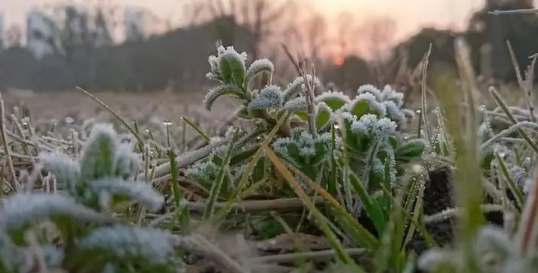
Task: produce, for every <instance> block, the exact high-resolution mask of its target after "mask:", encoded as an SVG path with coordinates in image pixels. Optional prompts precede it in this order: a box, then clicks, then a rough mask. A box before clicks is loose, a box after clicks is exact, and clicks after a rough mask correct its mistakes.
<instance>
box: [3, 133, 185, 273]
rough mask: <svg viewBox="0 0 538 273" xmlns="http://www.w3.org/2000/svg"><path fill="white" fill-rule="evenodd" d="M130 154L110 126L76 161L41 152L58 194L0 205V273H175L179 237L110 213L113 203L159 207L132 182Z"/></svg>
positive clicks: (156, 197)
mask: <svg viewBox="0 0 538 273" xmlns="http://www.w3.org/2000/svg"><path fill="white" fill-rule="evenodd" d="M131 149H132V147H131V146H130V144H128V143H123V142H122V138H121V137H120V136H119V135H118V134H117V133H116V131H115V130H114V129H113V128H112V126H110V125H107V124H96V125H95V127H94V128H93V130H92V132H91V134H90V137H89V139H88V140H87V141H86V142H85V144H84V150H83V152H82V154H81V157H80V158H77V159H73V158H71V157H70V156H68V155H66V154H63V153H60V152H51V153H44V154H41V155H40V159H41V164H42V165H43V167H44V170H46V171H48V172H50V173H52V174H53V175H54V178H55V180H56V181H57V184H58V187H59V188H60V189H59V190H58V191H57V192H53V193H45V192H31V191H27V192H19V193H16V194H13V195H11V196H8V197H6V198H4V199H3V200H2V206H1V208H0V252H1V253H3V254H6V255H0V271H2V272H12V273H15V272H17V273H19V272H35V270H36V269H39V270H41V271H47V270H53V269H62V270H66V271H67V272H101V271H102V270H104V269H105V266H113V267H115V268H116V270H117V271H118V270H119V271H123V270H127V269H129V268H137V272H154V271H160V272H177V270H178V268H181V266H180V265H181V260H178V259H176V257H175V255H174V254H175V249H177V248H178V247H180V246H181V245H182V239H181V238H179V237H177V236H175V235H172V234H171V233H168V232H165V231H162V230H157V229H151V228H145V227H136V226H130V225H127V224H122V223H120V221H118V220H116V219H114V218H112V217H111V216H110V213H111V212H113V211H114V209H116V208H117V205H118V204H120V203H121V202H128V204H130V203H132V202H136V203H139V204H141V205H143V206H145V207H146V208H147V209H148V210H150V211H155V210H157V209H159V208H161V206H162V205H163V203H164V199H163V197H162V196H161V195H160V194H159V193H158V192H156V191H155V190H153V189H152V187H151V186H150V185H149V184H148V183H145V182H140V181H133V177H134V176H135V175H136V174H137V173H138V166H139V161H138V157H137V155H136V154H135V153H134V152H132V150H131ZM47 223H49V224H50V223H52V224H53V225H52V226H53V228H52V229H50V225H48V226H49V228H48V229H47V230H48V232H52V235H53V236H52V238H48V239H46V238H47V237H43V236H42V235H40V234H43V233H44V232H45V226H47V225H45V224H47ZM31 238H41V239H40V240H38V241H36V240H31ZM55 238H57V239H55ZM58 239H59V240H58ZM58 242H59V243H58ZM36 244H38V245H36ZM40 260H44V264H43V263H42V262H40ZM178 266H179V267H178ZM43 267H45V268H43Z"/></svg>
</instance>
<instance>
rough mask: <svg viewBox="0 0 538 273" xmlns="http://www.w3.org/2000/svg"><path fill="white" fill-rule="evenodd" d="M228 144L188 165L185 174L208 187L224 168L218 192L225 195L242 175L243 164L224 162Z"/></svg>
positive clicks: (233, 187) (232, 188)
mask: <svg viewBox="0 0 538 273" xmlns="http://www.w3.org/2000/svg"><path fill="white" fill-rule="evenodd" d="M228 148H229V146H227V145H223V146H220V147H218V148H216V149H215V150H213V151H212V152H211V154H210V155H209V156H207V157H206V158H204V159H202V160H200V161H198V162H196V163H194V164H193V165H192V166H190V167H189V168H188V169H187V171H186V175H187V177H188V178H189V179H191V180H192V181H193V182H197V183H198V185H200V186H202V187H204V188H206V189H208V190H209V189H210V188H211V186H212V185H213V184H214V183H215V181H216V180H217V178H218V176H219V172H220V171H221V169H223V168H224V169H225V172H226V174H225V176H224V180H223V184H222V187H221V189H220V191H219V194H222V195H224V196H226V195H227V194H228V193H230V192H231V191H233V190H234V189H235V185H236V184H237V181H238V180H239V179H240V178H241V177H242V176H243V174H244V171H245V164H237V165H233V166H231V164H230V163H227V162H226V160H225V159H226V154H227V153H228Z"/></svg>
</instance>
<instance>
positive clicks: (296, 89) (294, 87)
mask: <svg viewBox="0 0 538 273" xmlns="http://www.w3.org/2000/svg"><path fill="white" fill-rule="evenodd" d="M306 79H307V81H308V83H309V84H311V85H312V86H313V87H314V88H317V87H319V86H321V82H320V81H319V79H318V78H316V77H312V75H306ZM305 89H306V86H305V77H302V76H299V77H297V78H296V79H295V80H294V81H293V82H292V83H290V84H289V85H288V87H286V89H285V90H284V92H283V93H284V96H283V99H284V102H288V101H290V100H292V99H295V98H297V96H299V95H300V94H301V93H302V92H303V91H304V90H305Z"/></svg>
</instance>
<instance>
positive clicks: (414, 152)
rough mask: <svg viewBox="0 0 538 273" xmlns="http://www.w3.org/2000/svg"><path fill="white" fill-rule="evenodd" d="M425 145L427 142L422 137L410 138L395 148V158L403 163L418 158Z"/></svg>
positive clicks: (422, 152) (420, 156)
mask: <svg viewBox="0 0 538 273" xmlns="http://www.w3.org/2000/svg"><path fill="white" fill-rule="evenodd" d="M426 147H427V143H426V141H425V140H423V139H415V140H411V141H409V142H407V143H405V144H403V145H402V146H401V147H399V148H398V149H397V150H396V158H397V160H398V161H399V162H405V163H407V162H412V161H415V160H420V159H421V158H422V155H423V154H424V151H425V150H426Z"/></svg>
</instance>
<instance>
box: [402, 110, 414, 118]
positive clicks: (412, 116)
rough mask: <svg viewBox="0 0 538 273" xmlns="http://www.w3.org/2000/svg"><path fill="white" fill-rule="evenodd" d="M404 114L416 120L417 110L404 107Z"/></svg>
mask: <svg viewBox="0 0 538 273" xmlns="http://www.w3.org/2000/svg"><path fill="white" fill-rule="evenodd" d="M402 114H403V115H404V116H405V118H406V119H408V120H414V119H415V116H416V115H415V112H414V111H413V110H410V109H402Z"/></svg>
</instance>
